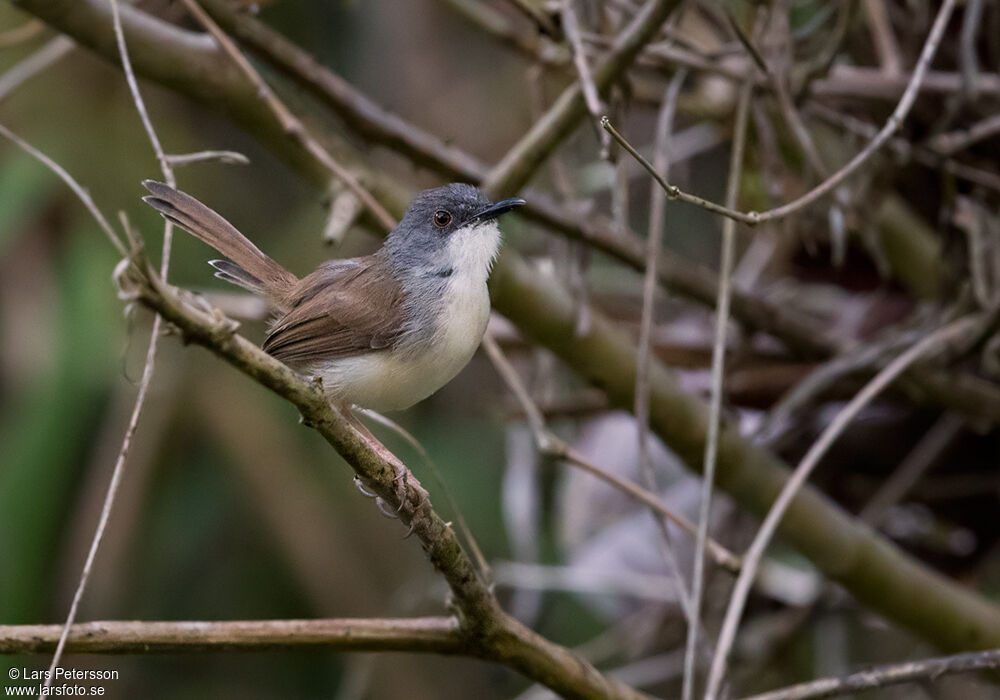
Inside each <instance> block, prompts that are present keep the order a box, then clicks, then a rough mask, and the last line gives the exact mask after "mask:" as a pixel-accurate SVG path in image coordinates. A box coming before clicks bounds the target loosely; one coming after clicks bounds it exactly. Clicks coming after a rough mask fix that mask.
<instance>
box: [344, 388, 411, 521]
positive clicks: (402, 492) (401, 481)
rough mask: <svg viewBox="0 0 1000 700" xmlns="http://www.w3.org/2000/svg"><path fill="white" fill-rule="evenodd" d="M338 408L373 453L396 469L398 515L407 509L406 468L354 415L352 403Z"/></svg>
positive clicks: (363, 491) (345, 403)
mask: <svg viewBox="0 0 1000 700" xmlns="http://www.w3.org/2000/svg"><path fill="white" fill-rule="evenodd" d="M338 408H339V410H340V413H341V415H342V416H344V418H346V419H347V420H348V422H349V423H350V424H351V425H352V426H353V427H354V428H355V429H356V430H357V431H358V433H359V434H360V435H361V438H362V439H363V440H364V441H365V443H366V444H367V445H368V447H370V448H371V449H372V451H373V452H375V453H376V454H377V455H379V456H380V457H381V458H382V459H384V460H385V461H386V462H387V463H388V464H390V465H392V467H393V469H395V472H396V476H395V478H394V479H393V481H395V483H396V497H397V499H398V500H399V507H398V508H397V509H396V512H397V513H398V512H399V511H401V510H403V509H404V508H405V507H406V487H407V481H406V467H403V466H402V465H401V464H400V463H399V458H398V457H396V455H394V454H393V453H392V452H391V451H390V450H389V448H388V447H386V446H385V445H383V444H382V441H381V440H379V439H378V438H377V437H375V435H374V434H372V431H370V430H369V429H368V426H366V425H365V424H364V423H362V422H361V421H360V420H359V419H358V417H357V416H356V415H354V412H353V411H352V410H351V404H350V403H347V402H343V403H341V404H340V405H339V407H338ZM359 488H360V487H359ZM362 493H365V494H366V495H367V491H365V490H362ZM379 510H382V507H381V505H380V506H379ZM382 512H383V513H384V512H385V511H384V510H382Z"/></svg>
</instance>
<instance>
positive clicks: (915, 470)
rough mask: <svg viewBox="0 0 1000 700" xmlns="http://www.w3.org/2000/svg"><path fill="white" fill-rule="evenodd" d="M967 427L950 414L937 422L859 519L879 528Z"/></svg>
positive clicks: (881, 488)
mask: <svg viewBox="0 0 1000 700" xmlns="http://www.w3.org/2000/svg"><path fill="white" fill-rule="evenodd" d="M965 424H966V422H965V420H964V419H963V418H961V417H960V416H956V415H953V414H951V413H946V414H944V415H943V416H941V417H940V418H938V420H937V422H936V423H934V425H933V426H931V428H930V430H928V431H927V432H926V433H924V434H923V436H922V437H921V438H920V440H918V441H917V443H916V444H915V445H914V446H913V448H912V449H911V450H910V452H909V453H908V454H907V455H906V458H905V459H903V461H902V462H901V463H900V465H899V467H898V468H897V469H896V470H895V471H893V473H892V475H891V476H890V477H889V478H888V479H886V480H885V481H884V482H883V483H882V485H881V486H880V487H879V489H878V490H877V491H876V492H875V495H874V496H872V497H871V498H870V499H868V503H866V504H865V507H864V508H862V510H861V512H860V513H859V514H858V517H859V518H860V519H861V520H863V521H864V522H866V523H868V524H869V525H871V526H872V527H878V526H879V525H880V524H881V523H882V520H883V519H884V518H885V516H886V514H887V513H888V512H889V509H890V508H891V507H892V506H894V505H895V504H897V503H899V501H900V500H902V498H903V497H904V496H905V495H906V493H907V492H908V491H909V490H910V489H911V488H913V485H914V484H916V483H917V481H919V480H920V477H922V476H923V475H924V474H925V473H926V472H927V470H928V469H930V468H931V467H932V466H933V465H934V463H935V461H936V460H937V459H938V457H940V456H941V453H942V452H943V451H944V450H945V449H947V447H948V446H949V445H950V444H951V443H952V442H953V441H954V439H955V437H956V436H958V434H959V433H961V431H962V429H963V428H964V427H965Z"/></svg>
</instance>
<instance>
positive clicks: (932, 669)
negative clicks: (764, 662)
mask: <svg viewBox="0 0 1000 700" xmlns="http://www.w3.org/2000/svg"><path fill="white" fill-rule="evenodd" d="M994 668H1000V649H990V650H988V651H975V652H970V653H966V654H955V655H954V656H940V657H938V658H935V659H922V660H921V661H906V662H903V663H899V664H890V665H888V666H876V667H875V668H870V669H868V670H866V671H860V672H859V673H852V674H851V675H849V676H844V677H843V678H824V679H822V680H818V681H810V682H808V683H802V684H801V685H793V686H789V687H788V688H782V689H781V690H772V691H770V692H768V693H761V694H760V695H754V696H753V697H747V698H744V699H743V700H818V699H819V698H831V697H834V696H836V695H847V694H849V693H857V692H860V691H863V690H869V689H871V688H885V687H886V686H890V685H898V684H900V683H911V682H927V681H934V680H937V679H938V678H939V677H940V676H944V675H947V674H951V673H967V672H969V671H982V670H986V669H994Z"/></svg>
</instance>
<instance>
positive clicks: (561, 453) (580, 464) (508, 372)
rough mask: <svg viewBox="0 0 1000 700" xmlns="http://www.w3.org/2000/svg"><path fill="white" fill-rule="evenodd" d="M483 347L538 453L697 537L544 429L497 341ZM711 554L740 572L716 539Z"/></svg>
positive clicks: (651, 498)
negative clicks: (592, 478) (515, 403)
mask: <svg viewBox="0 0 1000 700" xmlns="http://www.w3.org/2000/svg"><path fill="white" fill-rule="evenodd" d="M483 348H484V349H485V350H486V354H487V355H488V356H489V358H490V361H491V362H492V363H493V366H494V367H495V368H496V370H497V373H498V374H499V375H500V378H501V379H503V381H504V384H506V385H507V388H508V389H510V391H511V393H513V394H514V397H515V398H516V399H517V401H518V403H519V404H520V405H521V408H522V410H523V411H524V415H525V418H526V419H527V421H528V427H529V428H530V429H531V432H532V435H533V436H534V439H535V444H536V446H537V448H538V451H539V452H541V453H542V454H543V455H545V456H547V457H551V458H553V459H558V460H561V461H564V462H567V463H569V464H571V465H572V466H574V467H576V468H578V469H580V470H582V471H585V472H587V473H588V474H591V475H592V476H596V477H597V478H598V479H600V480H601V481H603V482H604V483H606V484H608V485H609V486H612V487H614V488H616V489H618V490H619V491H621V492H622V493H624V494H626V495H628V496H631V497H632V498H634V499H636V500H637V501H640V502H641V503H643V504H644V505H646V506H648V507H649V508H651V509H653V510H654V511H655V512H656V513H658V514H659V515H661V516H663V517H664V518H667V519H668V520H670V522H672V523H674V524H675V525H677V526H678V527H680V528H681V529H682V530H684V531H685V532H687V533H688V534H690V535H692V536H694V535H695V534H696V533H697V527H696V526H695V524H694V523H693V522H691V521H690V520H688V519H687V518H685V517H684V516H683V515H680V514H679V513H675V512H674V511H672V510H670V509H669V508H667V507H666V506H665V505H663V504H662V503H661V502H660V500H659V499H658V498H657V497H656V495H655V494H653V493H651V492H649V491H647V490H646V489H644V488H642V487H640V486H638V485H636V484H634V483H632V482H631V481H628V480H626V479H621V478H619V477H617V476H615V475H614V474H612V473H610V472H608V471H607V470H605V469H602V468H601V467H598V466H597V465H595V464H594V463H592V462H590V461H589V460H588V459H587V458H586V457H584V456H583V455H582V454H580V453H579V452H577V451H576V450H575V449H573V448H572V447H571V446H570V445H568V444H567V443H566V442H565V441H563V440H562V439H560V438H559V437H558V436H556V435H554V434H553V433H552V432H551V431H550V430H549V429H548V428H547V427H546V426H545V418H544V417H543V416H542V414H541V411H539V410H538V407H537V406H536V405H535V403H534V401H533V400H532V399H531V395H530V394H529V393H528V390H527V388H526V387H525V386H524V383H523V382H522V381H521V378H520V377H519V376H518V375H517V371H516V370H515V369H514V367H513V366H512V365H511V364H510V361H509V360H507V358H506V357H505V356H504V354H503V351H502V350H500V346H499V345H497V344H496V341H495V340H493V339H492V338H490V337H489V336H486V337H485V338H483ZM708 551H709V553H710V554H711V555H712V558H713V559H714V560H715V561H716V563H717V564H718V565H719V566H721V567H723V568H725V569H728V570H729V571H738V570H739V568H740V560H739V557H737V556H735V555H734V554H733V553H732V552H730V551H729V550H727V549H726V548H725V547H723V546H722V545H721V544H719V543H718V542H716V541H715V540H709V541H708Z"/></svg>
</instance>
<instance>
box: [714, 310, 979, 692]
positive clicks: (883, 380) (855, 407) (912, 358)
mask: <svg viewBox="0 0 1000 700" xmlns="http://www.w3.org/2000/svg"><path fill="white" fill-rule="evenodd" d="M982 322H983V317H982V316H968V317H964V318H962V319H959V320H958V321H955V322H953V323H950V324H948V325H947V326H944V327H943V328H940V329H939V330H937V331H936V332H934V333H932V334H930V335H928V336H926V337H925V338H924V339H923V340H921V341H920V342H918V343H916V344H915V345H913V346H911V347H910V349H909V350H907V351H906V352H904V353H903V354H901V355H900V356H899V357H897V358H896V359H895V360H893V361H892V362H890V363H889V364H888V365H886V367H885V368H884V369H883V370H882V371H880V372H879V373H878V374H877V375H875V376H874V377H873V378H872V379H871V381H869V382H868V383H867V384H866V385H865V386H864V388H863V389H862V390H861V391H860V392H858V394H857V395H856V396H855V397H854V398H853V399H851V401H850V403H848V404H847V405H846V406H844V408H842V409H841V410H840V412H839V413H838V414H837V415H836V417H835V418H834V419H833V420H832V421H831V422H830V424H829V425H828V426H827V428H826V430H824V431H823V434H822V435H821V436H820V437H819V439H818V440H816V442H815V443H813V445H812V447H810V448H809V451H808V452H807V453H806V455H805V457H803V458H802V461H800V462H799V464H798V466H797V467H796V468H795V471H794V472H793V473H792V475H791V477H790V478H789V479H788V481H786V482H785V485H784V486H783V487H782V489H781V493H780V494H779V495H778V498H777V499H775V501H774V504H773V505H772V506H771V509H770V510H769V511H768V513H767V517H766V518H765V519H764V522H763V523H762V524H761V526H760V529H759V530H758V531H757V534H756V536H755V537H754V540H753V543H752V544H751V545H750V548H749V549H748V550H747V553H746V555H745V558H744V562H743V568H742V570H741V571H740V574H739V577H738V578H737V579H736V585H735V586H734V587H733V592H732V596H731V598H730V600H729V606H728V608H727V609H726V616H725V620H724V622H723V624H722V630H721V632H720V633H719V641H718V644H717V646H716V649H715V657H714V658H713V659H712V667H711V671H710V673H709V679H708V688H707V689H706V691H705V698H706V700H715V698H716V697H718V694H719V690H720V688H721V685H722V680H723V678H724V677H725V673H726V664H727V661H728V658H729V652H730V650H731V649H732V646H733V641H734V640H735V639H736V630H737V627H738V626H739V622H740V618H741V617H742V615H743V607H744V605H745V604H746V600H747V597H748V595H749V593H750V587H751V586H752V585H753V580H754V578H755V576H756V573H757V567H758V565H759V564H760V561H761V559H762V558H763V556H764V552H765V550H766V549H767V546H768V545H769V544H770V542H771V539H772V537H773V536H774V532H775V530H776V529H777V527H778V523H779V522H780V521H781V518H782V517H783V516H784V514H785V511H786V510H787V509H788V506H789V504H790V503H791V502H792V499H794V498H795V495H796V494H797V493H798V491H799V490H800V489H801V488H802V486H803V485H804V484H805V482H806V480H807V479H808V478H809V475H810V473H812V470H813V469H814V468H815V467H816V465H817V464H818V463H819V460H820V458H822V457H823V455H824V454H826V451H827V450H828V449H829V448H830V446H831V445H832V444H833V442H834V440H836V439H837V437H839V436H840V434H841V433H842V432H843V431H844V429H845V428H846V427H847V426H848V424H849V423H850V422H851V421H852V420H853V419H854V417H855V416H857V414H858V413H859V412H860V411H861V409H863V408H864V407H865V406H867V405H868V403H870V402H871V400H872V399H874V398H875V397H876V396H877V395H878V394H879V393H880V392H881V391H882V390H883V389H885V388H886V387H887V386H888V385H889V384H891V383H892V382H893V380H895V379H896V377H898V376H899V375H900V374H902V373H903V372H904V371H906V369H907V368H908V367H909V366H910V365H912V364H913V363H914V362H916V361H917V360H920V359H922V358H923V357H924V356H925V355H928V354H930V353H931V352H933V351H936V350H938V349H939V348H940V346H942V345H944V344H945V343H948V342H950V341H953V340H955V339H957V338H960V337H962V336H965V335H966V334H968V333H969V332H970V331H972V330H975V329H977V328H979V326H980V325H981V324H982Z"/></svg>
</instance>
